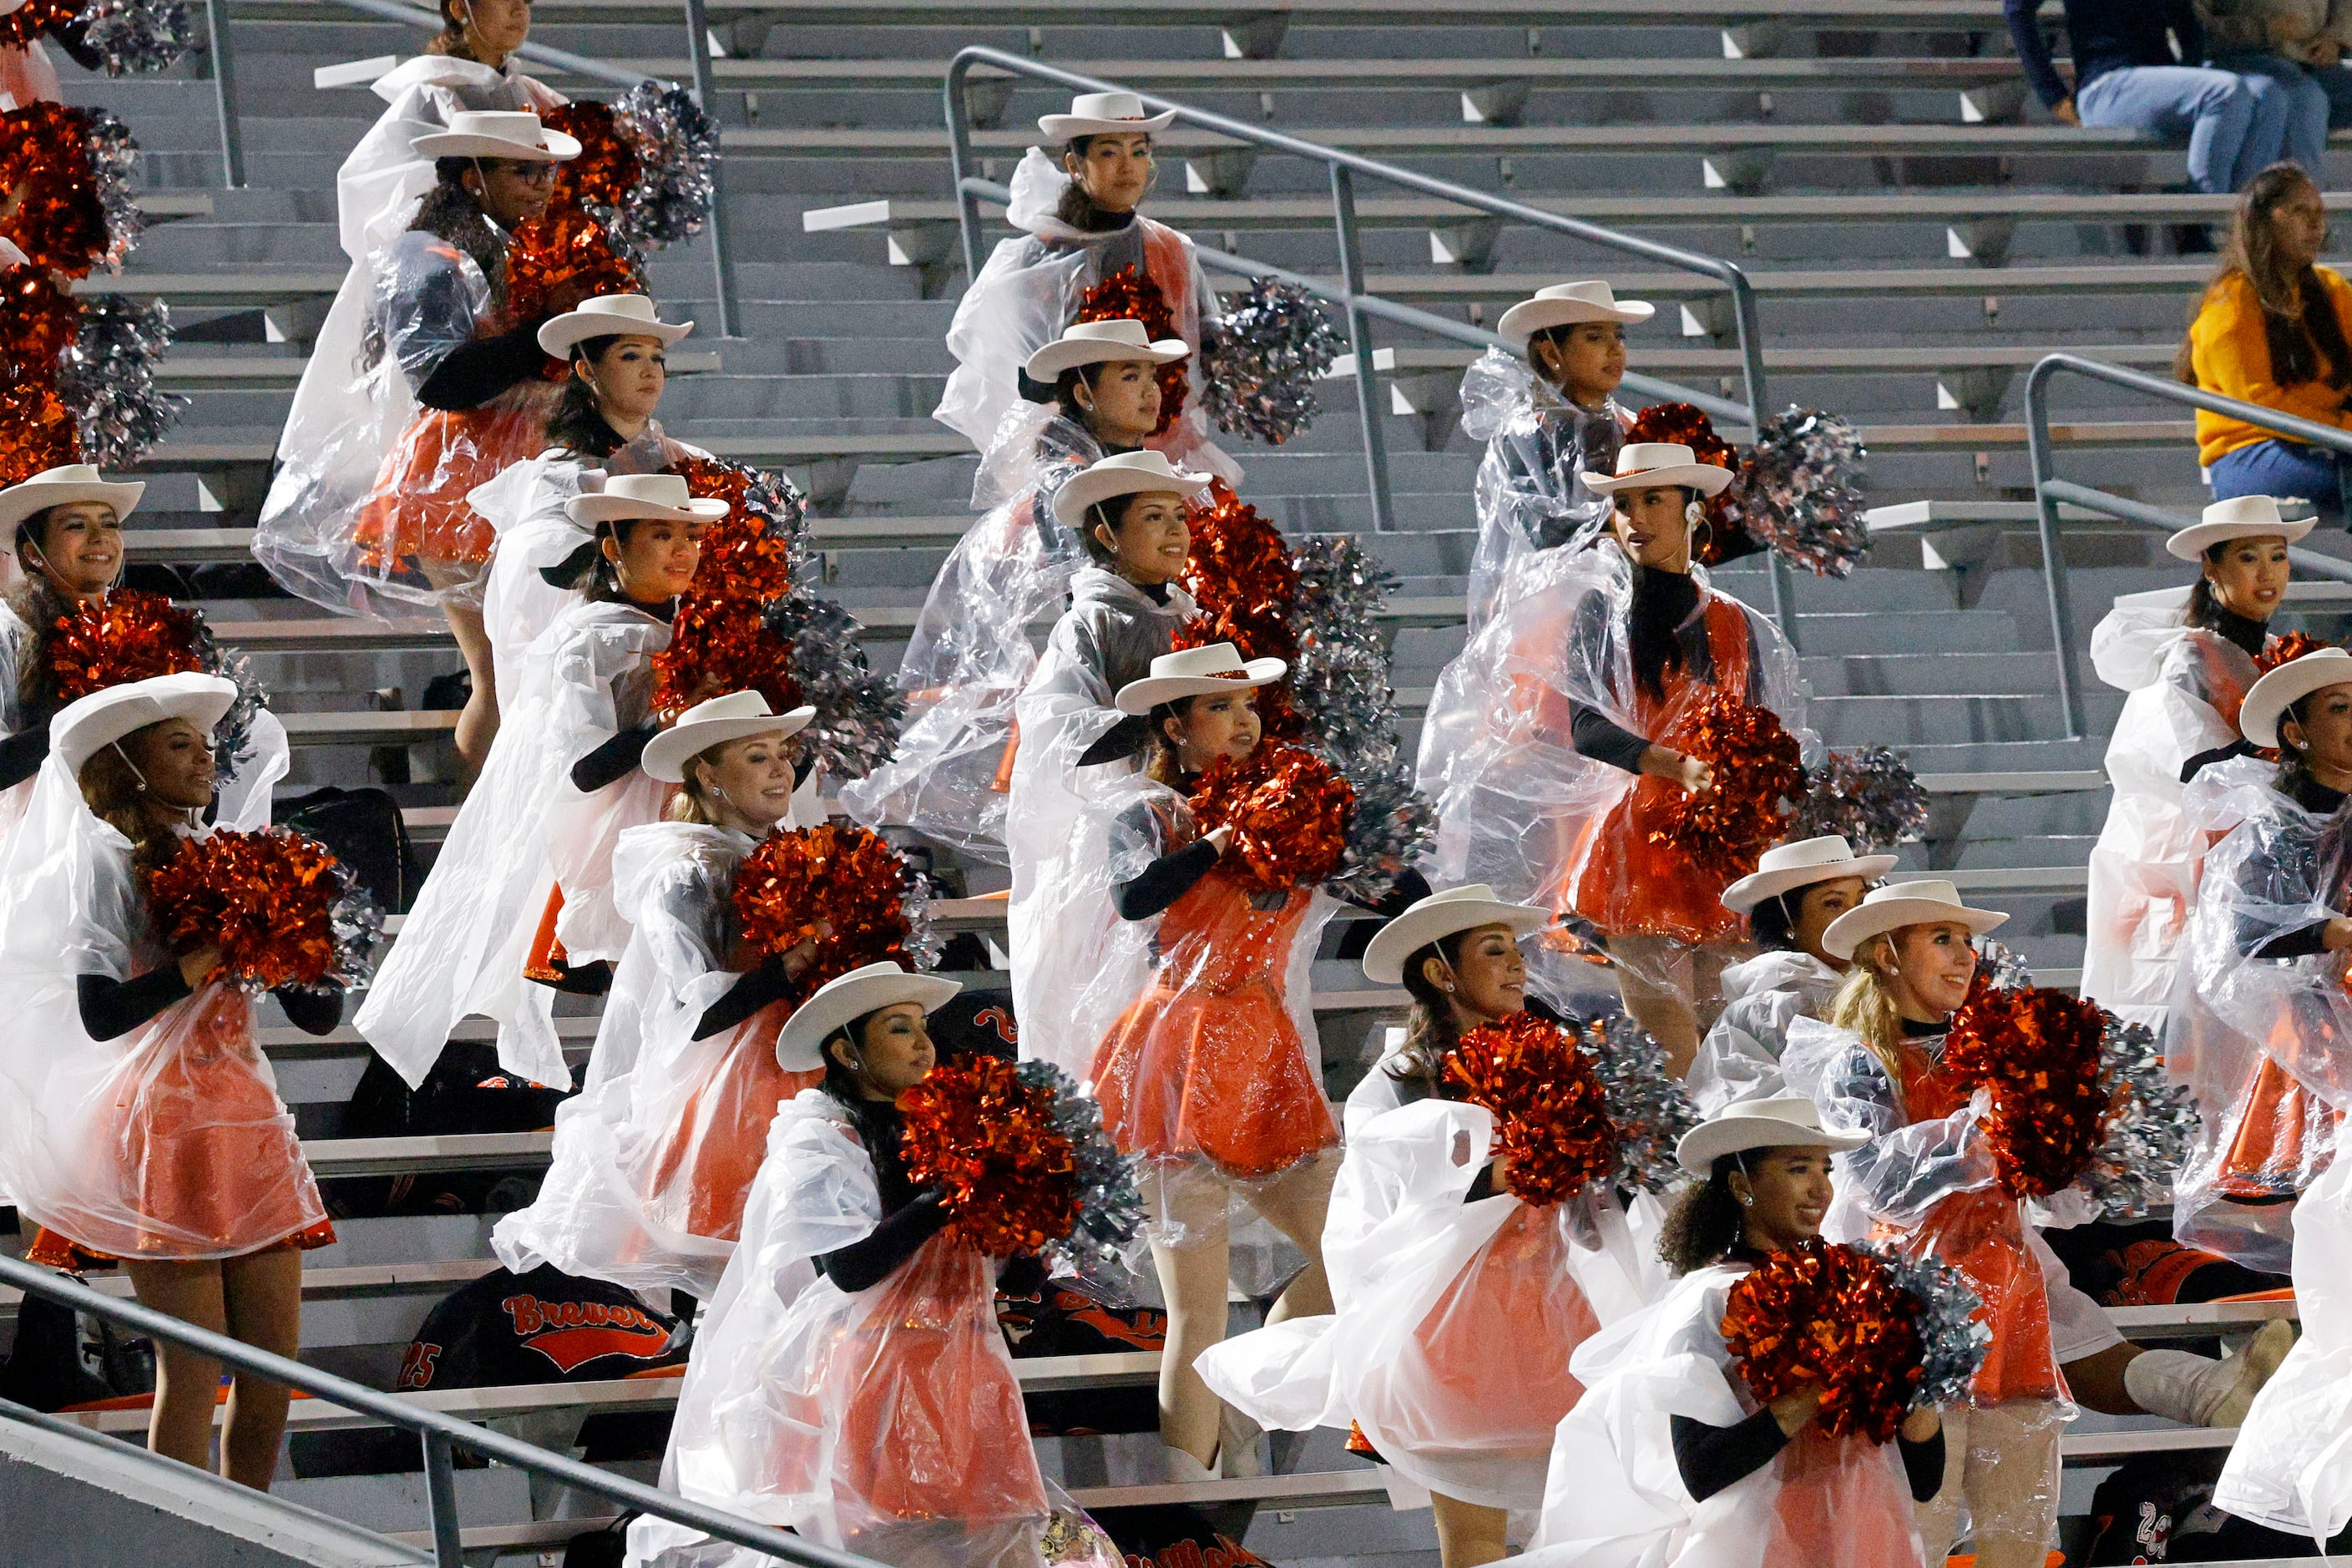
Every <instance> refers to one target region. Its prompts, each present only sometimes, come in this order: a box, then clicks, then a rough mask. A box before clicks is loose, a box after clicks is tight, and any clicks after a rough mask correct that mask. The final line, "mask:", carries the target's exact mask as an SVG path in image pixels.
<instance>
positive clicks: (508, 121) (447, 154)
mask: <svg viewBox="0 0 2352 1568" xmlns="http://www.w3.org/2000/svg"><path fill="white" fill-rule="evenodd" d="M408 147H409V151H411V152H413V153H415V154H416V155H417V156H418V157H420V158H511V159H514V160H516V161H517V162H519V163H567V162H569V161H570V160H572V159H573V158H577V157H578V156H580V142H579V141H578V139H577V138H575V137H572V136H567V135H565V134H564V133H563V132H561V131H550V130H549V129H547V127H545V126H543V125H541V123H540V122H539V116H538V115H536V114H534V113H532V112H531V111H530V110H528V109H461V110H458V111H457V113H455V114H453V115H451V116H450V117H449V128H448V129H447V130H446V131H436V132H432V133H431V134H430V135H425V136H419V137H417V138H415V140H414V141H412V142H409V144H408Z"/></svg>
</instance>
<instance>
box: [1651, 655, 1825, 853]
mask: <svg viewBox="0 0 2352 1568" xmlns="http://www.w3.org/2000/svg"><path fill="white" fill-rule="evenodd" d="M1664 743H1665V744H1667V745H1668V746H1671V747H1673V748H1674V749H1675V751H1678V752H1683V753H1685V755H1688V756H1694V757H1696V758H1698V759H1699V760H1700V761H1701V762H1704V763H1706V764H1707V765H1708V766H1710V767H1712V768H1713V769H1714V770H1715V787H1714V788H1712V789H1708V790H1703V791H1701V792H1700V793H1698V794H1696V795H1687V794H1684V793H1682V792H1681V791H1679V790H1677V791H1676V792H1675V799H1674V800H1673V802H1672V803H1671V805H1670V806H1669V808H1668V810H1667V813H1666V817H1665V821H1664V825H1663V826H1659V827H1655V828H1653V829H1652V830H1651V832H1650V837H1651V840H1652V842H1654V843H1660V844H1672V845H1674V846H1675V847H1676V848H1678V849H1680V850H1681V851H1682V853H1683V854H1685V855H1686V856H1688V857H1689V858H1690V861H1691V863H1692V864H1693V865H1695V866H1696V867H1697V868H1699V869H1701V870H1703V871H1705V872H1706V873H1707V874H1708V875H1709V876H1714V877H1720V878H1722V879H1724V880H1725V881H1727V882H1729V881H1734V880H1736V879H1738V878H1741V877H1745V876H1747V875H1748V873H1749V872H1751V871H1753V870H1755V869H1756V861H1757V858H1758V857H1759V856H1760V855H1762V854H1763V853H1764V851H1765V850H1767V849H1769V848H1770V847H1772V845H1773V844H1774V843H1775V842H1776V841H1777V840H1778V839H1779V838H1780V830H1781V828H1782V826H1784V825H1785V824H1786V823H1787V821H1788V809H1789V808H1787V807H1784V806H1783V805H1782V804H1781V803H1782V802H1783V801H1784V800H1786V801H1788V802H1790V803H1792V804H1793V803H1794V802H1795V801H1796V800H1797V799H1798V798H1800V797H1801V795H1803V793H1804V781H1805V770H1804V768H1803V766H1802V765H1801V763H1800V762H1799V761H1798V752H1797V742H1796V739H1795V737H1793V736H1791V735H1790V733H1789V731H1786V730H1784V729H1782V728H1781V727H1780V718H1779V717H1778V716H1777V715H1775V714H1774V713H1773V711H1772V710H1770V709H1769V708H1750V707H1749V706H1748V704H1747V703H1745V702H1742V701H1740V700H1738V698H1736V697H1732V696H1728V695H1727V694H1725V693H1723V692H1720V691H1709V692H1708V693H1707V695H1706V697H1705V698H1704V699H1703V700H1701V701H1700V702H1699V703H1698V705H1697V706H1696V708H1695V709H1693V710H1691V711H1690V712H1689V713H1688V714H1686V715H1685V717H1684V719H1683V720H1682V721H1681V722H1679V723H1677V724H1675V726H1674V728H1673V729H1672V730H1671V731H1668V733H1667V735H1666V736H1665V742H1664Z"/></svg>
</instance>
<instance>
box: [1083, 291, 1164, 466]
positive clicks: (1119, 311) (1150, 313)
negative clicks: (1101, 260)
mask: <svg viewBox="0 0 2352 1568" xmlns="http://www.w3.org/2000/svg"><path fill="white" fill-rule="evenodd" d="M1083 321H1141V322H1142V323H1143V335H1144V336H1145V337H1147V338H1150V340H1151V341H1152V342H1155V343H1157V342H1167V341H1168V340H1169V339H1170V338H1172V337H1175V336H1177V335H1178V333H1177V331H1176V312H1175V311H1173V310H1170V309H1169V308H1168V296H1167V295H1165V294H1163V293H1161V292H1160V285H1159V284H1158V283H1156V282H1154V281H1153V280H1152V278H1151V274H1150V273H1149V272H1145V271H1142V270H1139V268H1133V267H1122V268H1119V269H1118V271H1116V272H1114V273H1112V274H1111V275H1110V276H1109V277H1108V278H1106V279H1103V280H1102V281H1101V282H1099V283H1097V284H1096V285H1095V286H1094V287H1093V288H1091V289H1087V291H1086V293H1085V294H1084V295H1082V296H1080V298H1079V300H1078V313H1077V316H1076V320H1075V321H1073V322H1072V324H1073V325H1076V324H1077V323H1078V322H1083ZM1190 363H1192V361H1191V360H1190V359H1180V360H1178V361H1176V362H1175V363H1173V364H1163V365H1161V366H1160V368H1159V369H1158V370H1156V371H1154V372H1153V373H1152V376H1153V379H1155V380H1156V381H1158V382H1159V383H1160V423H1159V424H1157V425H1155V426H1152V427H1151V433H1152V434H1153V435H1154V436H1165V435H1166V434H1168V431H1169V428H1170V427H1171V426H1173V425H1174V424H1175V423H1176V420H1177V418H1178V416H1181V414H1182V413H1183V412H1184V395H1185V394H1186V393H1187V392H1189V391H1190V390H1191V385H1190V383H1189V381H1188V379H1187V376H1186V373H1185V369H1184V367H1185V366H1186V365H1188V364H1190Z"/></svg>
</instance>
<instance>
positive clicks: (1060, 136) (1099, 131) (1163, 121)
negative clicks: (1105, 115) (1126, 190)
mask: <svg viewBox="0 0 2352 1568" xmlns="http://www.w3.org/2000/svg"><path fill="white" fill-rule="evenodd" d="M1175 123H1176V111H1175V110H1172V109H1171V110H1167V111H1165V112H1164V113H1160V114H1151V115H1146V116H1145V117H1144V118H1143V119H1141V120H1097V119H1096V118H1095V117H1094V116H1093V115H1091V114H1041V115H1039V116H1038V117H1037V129H1038V130H1040V131H1042V132H1045V134H1046V135H1048V136H1050V137H1052V138H1053V139H1054V140H1055V141H1056V142H1067V141H1068V140H1069V139H1070V138H1071V137H1073V136H1118V135H1123V134H1125V133H1126V132H1130V131H1165V130H1167V129H1168V128H1169V127H1170V126H1171V125H1173V124H1175Z"/></svg>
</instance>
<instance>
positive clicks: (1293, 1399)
mask: <svg viewBox="0 0 2352 1568" xmlns="http://www.w3.org/2000/svg"><path fill="white" fill-rule="evenodd" d="M1385 1066H1386V1063H1385V1061H1383V1063H1381V1065H1376V1066H1375V1067H1374V1068H1372V1070H1371V1072H1370V1074H1368V1075H1367V1076H1366V1077H1365V1079H1364V1081H1363V1083H1362V1084H1360V1085H1359V1087H1358V1089H1357V1090H1356V1092H1355V1093H1353V1094H1350V1095H1349V1099H1348V1152H1347V1158H1346V1159H1345V1160H1344V1161H1343V1162H1342V1163H1341V1164H1340V1167H1339V1180H1338V1182H1337V1183H1336V1184H1334V1186H1333V1188H1332V1192H1331V1207H1330V1214H1329V1217H1328V1220H1327V1221H1326V1222H1325V1225H1324V1230H1323V1266H1324V1268H1325V1269H1326V1270H1327V1271H1328V1274H1329V1276H1330V1280H1331V1298H1332V1303H1333V1305H1334V1307H1335V1308H1336V1312H1335V1313H1333V1314H1331V1315H1327V1316H1321V1317H1312V1318H1293V1319H1289V1320H1287V1321H1284V1322H1281V1323H1277V1324H1275V1325H1272V1326H1271V1327H1267V1328H1264V1329H1259V1330H1257V1331H1254V1332H1251V1333H1246V1334H1243V1335H1241V1336H1239V1337H1237V1338H1234V1339H1231V1340H1227V1341H1226V1342H1223V1344H1220V1345H1217V1346H1214V1347H1213V1348H1212V1349H1210V1350H1209V1351H1207V1352H1204V1353H1203V1354H1202V1356H1201V1358H1200V1360H1199V1361H1197V1362H1196V1363H1194V1370H1196V1371H1197V1372H1199V1373H1200V1374H1201V1376H1202V1379H1203V1380H1204V1381H1206V1382H1207V1384H1209V1387H1210V1388H1211V1389H1212V1390H1213V1391H1214V1392H1215V1393H1216V1394H1217V1395H1218V1397H1220V1398H1222V1399H1223V1400H1224V1401H1225V1402H1226V1403H1227V1404H1229V1405H1233V1406H1234V1408H1235V1409H1236V1410H1239V1411H1240V1412H1241V1413H1242V1414H1243V1415H1246V1416H1248V1417H1249V1418H1250V1419H1251V1420H1253V1421H1255V1422H1256V1423H1258V1425H1260V1426H1267V1427H1279V1428H1282V1429H1286V1430H1289V1431H1305V1430H1307V1429H1308V1428H1310V1427H1315V1426H1339V1427H1344V1426H1348V1425H1349V1423H1350V1422H1353V1423H1355V1425H1356V1426H1359V1427H1360V1428H1361V1430H1362V1431H1363V1434H1364V1436H1365V1437H1366V1439H1367V1440H1368V1441H1370V1443H1371V1445H1372V1447H1375V1448H1377V1449H1379V1450H1380V1454H1381V1458H1382V1459H1383V1460H1385V1461H1386V1462H1387V1463H1389V1464H1390V1465H1391V1466H1393V1467H1394V1468H1396V1469H1397V1471H1398V1472H1399V1473H1400V1474H1402V1476H1404V1477H1405V1478H1406V1479H1408V1480H1411V1481H1413V1482H1415V1483H1416V1484H1418V1485H1420V1486H1423V1487H1426V1488H1428V1489H1430V1490H1432V1491H1434V1492H1438V1493H1440V1494H1442V1495H1444V1496H1445V1497H1449V1498H1453V1499H1455V1500H1459V1501H1463V1502H1470V1503H1476V1504H1479V1505H1481V1506H1483V1507H1486V1508H1500V1509H1511V1510H1534V1509H1535V1508H1536V1507H1537V1506H1538V1505H1539V1504H1540V1503H1541V1502H1542V1500H1543V1482H1544V1467H1545V1463H1546V1461H1547V1459H1548V1458H1549V1455H1550V1452H1551V1443H1552V1430H1553V1428H1554V1427H1556V1426H1559V1421H1560V1418H1561V1417H1562V1416H1564V1415H1567V1414H1568V1412H1569V1410H1570V1408H1571V1407H1572V1406H1573V1405H1575V1403H1576V1401H1577V1399H1578V1397H1579V1396H1580V1394H1582V1392H1583V1387H1582V1385H1581V1384H1579V1383H1578V1382H1577V1380H1576V1379H1575V1378H1574V1377H1573V1376H1571V1375H1570V1372H1569V1357H1570V1354H1571V1353H1572V1352H1574V1351H1575V1349H1576V1348H1577V1346H1578V1345H1580V1344H1581V1343H1583V1342H1585V1341H1586V1340H1587V1339H1588V1338H1590V1337H1591V1335H1592V1334H1593V1333H1594V1332H1595V1331H1598V1330H1599V1329H1600V1328H1601V1325H1603V1324H1604V1323H1612V1322H1615V1321H1619V1320H1621V1319H1622V1318H1625V1317H1628V1316H1630V1315H1631V1314H1633V1312H1635V1311H1638V1310H1640V1309H1641V1308H1642V1306H1643V1304H1644V1303H1645V1302H1647V1301H1648V1300H1651V1299H1652V1297H1653V1296H1654V1295H1655V1294H1656V1292H1657V1291H1658V1290H1660V1289H1663V1288H1664V1272H1663V1270H1662V1269H1661V1268H1660V1267H1659V1265H1658V1263H1657V1261H1656V1247H1655V1241H1656V1229H1657V1219H1658V1217H1659V1216H1658V1213H1657V1205H1656V1201H1655V1200H1654V1199H1652V1198H1650V1197H1648V1196H1647V1195H1646V1194H1645V1195H1643V1197H1641V1198H1640V1199H1638V1200H1637V1207H1638V1209H1639V1210H1640V1211H1641V1212H1640V1214H1639V1215H1638V1216H1637V1219H1636V1222H1635V1223H1634V1224H1631V1225H1629V1223H1628V1219H1627V1215H1626V1211H1625V1210H1624V1209H1623V1208H1622V1207H1621V1206H1620V1205H1619V1204H1618V1201H1617V1199H1616V1197H1615V1196H1614V1195H1613V1194H1611V1193H1609V1192H1608V1191H1607V1190H1605V1189H1604V1188H1602V1187H1601V1186H1598V1185H1595V1186H1592V1187H1588V1188H1587V1189H1586V1190H1585V1191H1584V1192H1583V1193H1581V1194H1579V1195H1578V1196H1577V1197H1575V1198H1573V1199H1571V1200H1570V1201H1568V1202H1565V1203H1560V1204H1554V1205H1545V1206H1541V1207H1538V1206H1534V1205H1528V1204H1525V1203H1522V1202H1521V1201H1520V1200H1519V1199H1517V1197H1514V1196H1512V1195H1511V1194H1508V1193H1507V1192H1505V1193H1497V1194H1495V1195H1494V1196H1491V1197H1486V1198H1481V1199H1479V1200H1478V1201H1477V1202H1475V1203H1465V1201H1464V1200H1465V1197H1467V1196H1468V1194H1469V1191H1470V1187H1471V1184H1472V1183H1473V1182H1474V1181H1475V1179H1476V1177H1477V1174H1478V1173H1479V1171H1480V1170H1481V1169H1482V1168H1483V1167H1485V1165H1486V1162H1487V1160H1488V1159H1489V1158H1490V1157H1491V1155H1492V1154H1493V1152H1494V1149H1493V1144H1494V1136H1495V1117H1494V1113H1493V1112H1492V1111H1490V1110H1486V1108H1484V1107H1483V1106H1476V1105H1467V1104H1460V1103H1456V1102H1454V1101H1451V1100H1438V1099H1433V1098H1432V1099H1423V1100H1415V1101H1412V1102H1411V1103H1402V1104H1401V1103H1399V1100H1400V1098H1401V1096H1400V1089H1401V1087H1402V1086H1401V1085H1400V1084H1399V1083H1398V1080H1397V1079H1393V1078H1391V1077H1390V1076H1389V1074H1388V1073H1387V1072H1386V1070H1385Z"/></svg>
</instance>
